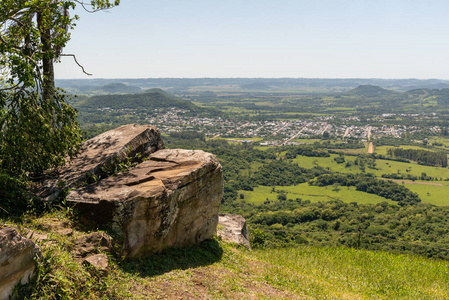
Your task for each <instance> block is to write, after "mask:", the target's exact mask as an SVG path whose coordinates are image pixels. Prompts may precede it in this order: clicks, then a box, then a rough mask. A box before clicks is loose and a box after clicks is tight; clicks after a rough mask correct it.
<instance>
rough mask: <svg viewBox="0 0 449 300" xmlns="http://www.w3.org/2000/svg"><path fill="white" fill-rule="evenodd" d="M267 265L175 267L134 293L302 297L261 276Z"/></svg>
mask: <svg viewBox="0 0 449 300" xmlns="http://www.w3.org/2000/svg"><path fill="white" fill-rule="evenodd" d="M235 251H237V252H238V251H239V250H235ZM265 268H270V265H268V264H266V263H263V262H258V261H251V260H249V261H247V260H245V261H244V262H243V264H242V263H238V264H237V269H236V270H234V269H233V268H232V269H229V268H227V267H226V266H222V265H220V263H217V264H215V265H210V266H205V267H198V268H192V269H187V270H174V271H171V272H169V273H166V274H164V275H161V276H156V277H149V278H142V280H139V282H135V283H134V284H133V294H134V295H136V296H137V295H138V298H139V297H140V298H139V299H217V298H224V299H239V300H240V299H301V297H298V295H296V294H292V293H290V292H288V291H283V290H280V289H279V288H277V287H275V286H272V285H270V284H269V283H267V282H265V280H263V279H261V278H263V273H264V270H265Z"/></svg>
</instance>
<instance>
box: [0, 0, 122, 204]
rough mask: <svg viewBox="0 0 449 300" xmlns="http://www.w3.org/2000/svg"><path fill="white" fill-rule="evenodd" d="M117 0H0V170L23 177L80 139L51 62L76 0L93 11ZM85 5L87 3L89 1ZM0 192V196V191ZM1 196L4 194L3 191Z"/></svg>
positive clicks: (69, 151)
mask: <svg viewBox="0 0 449 300" xmlns="http://www.w3.org/2000/svg"><path fill="white" fill-rule="evenodd" d="M118 3H119V1H115V2H111V1H102V0H94V1H91V2H90V3H88V4H87V3H84V2H82V1H57V0H32V1H24V0H2V1H1V2H0V72H1V75H2V76H1V78H2V80H1V81H0V129H1V131H0V171H1V172H2V174H3V175H4V176H2V177H4V178H12V177H13V178H17V179H21V180H22V179H26V178H28V177H29V175H36V174H37V175H39V174H42V172H43V171H44V170H46V169H48V168H51V167H57V166H60V165H61V164H63V163H64V159H65V157H67V156H73V155H75V154H76V151H77V149H78V145H79V143H80V142H81V135H80V130H79V127H78V123H77V120H76V110H75V109H73V108H72V107H71V106H70V105H68V104H67V102H66V98H65V96H64V94H63V93H62V92H61V91H60V90H58V89H56V88H55V83H54V69H53V63H54V62H55V61H58V60H59V59H60V57H61V56H63V55H65V54H62V48H63V47H64V46H65V45H66V44H67V42H68V41H69V39H70V32H69V30H70V29H73V27H74V25H75V23H74V22H75V21H76V20H77V19H78V17H77V16H73V17H70V14H69V10H71V9H74V8H75V6H76V5H77V4H80V5H82V6H83V7H85V8H86V9H89V10H92V11H95V10H99V9H104V8H109V7H112V6H114V5H117V4H118ZM88 5H89V6H88ZM0 196H2V195H0ZM2 198H3V196H2Z"/></svg>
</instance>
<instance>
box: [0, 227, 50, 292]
mask: <svg viewBox="0 0 449 300" xmlns="http://www.w3.org/2000/svg"><path fill="white" fill-rule="evenodd" d="M40 256H41V250H40V248H39V247H38V246H37V245H36V244H35V243H34V242H33V241H31V240H30V239H27V238H25V237H24V236H22V235H20V234H19V233H18V232H17V231H16V230H15V229H14V228H12V227H7V226H4V227H1V228H0V299H9V297H10V296H11V294H12V291H13V288H14V286H15V285H16V284H18V283H19V282H20V283H22V284H25V283H27V282H28V279H29V277H30V276H31V275H32V274H33V272H34V269H35V262H34V258H35V257H40Z"/></svg>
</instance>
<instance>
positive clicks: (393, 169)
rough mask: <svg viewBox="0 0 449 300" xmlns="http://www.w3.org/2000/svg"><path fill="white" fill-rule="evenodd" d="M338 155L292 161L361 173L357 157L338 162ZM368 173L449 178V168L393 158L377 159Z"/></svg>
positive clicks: (309, 166)
mask: <svg viewBox="0 0 449 300" xmlns="http://www.w3.org/2000/svg"><path fill="white" fill-rule="evenodd" d="M335 157H338V155H337V154H331V156H330V157H306V156H298V157H296V158H295V159H293V160H292V161H293V162H294V163H297V164H298V165H299V166H301V167H304V168H307V169H310V168H313V167H314V166H316V165H319V166H321V167H323V168H329V169H330V170H332V171H334V172H341V173H354V174H355V173H360V168H359V167H358V166H357V165H355V164H354V161H355V159H356V157H354V156H346V157H345V162H344V163H342V164H338V163H336V162H335V160H334V158H335ZM346 162H351V163H352V166H350V167H345V166H346ZM366 173H373V174H374V175H375V176H377V177H381V176H382V174H396V173H402V174H411V175H414V176H421V174H422V173H426V174H427V176H431V177H436V178H441V179H443V180H444V179H446V178H449V168H440V167H430V166H423V165H418V164H414V163H404V162H398V161H392V160H384V159H376V169H370V168H366Z"/></svg>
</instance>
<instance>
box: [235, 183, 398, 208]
mask: <svg viewBox="0 0 449 300" xmlns="http://www.w3.org/2000/svg"><path fill="white" fill-rule="evenodd" d="M275 190H276V191H284V192H285V193H286V195H287V199H296V198H301V199H302V200H309V201H310V202H318V201H331V200H341V201H343V202H347V203H350V202H358V203H361V204H362V203H363V204H374V203H379V202H382V201H387V202H389V203H394V202H393V201H390V200H387V199H385V198H383V197H380V196H377V195H373V194H368V193H364V192H359V191H356V190H355V187H349V188H348V187H340V188H339V190H338V191H337V190H334V189H333V187H332V186H328V187H318V186H311V185H309V184H308V183H301V184H298V185H295V186H276V187H275ZM239 194H243V195H244V199H245V201H247V202H251V203H254V204H263V203H264V202H265V201H266V200H267V199H268V200H270V201H277V198H276V197H277V195H278V194H277V193H276V192H272V188H271V187H268V186H258V187H255V188H254V191H239Z"/></svg>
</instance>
